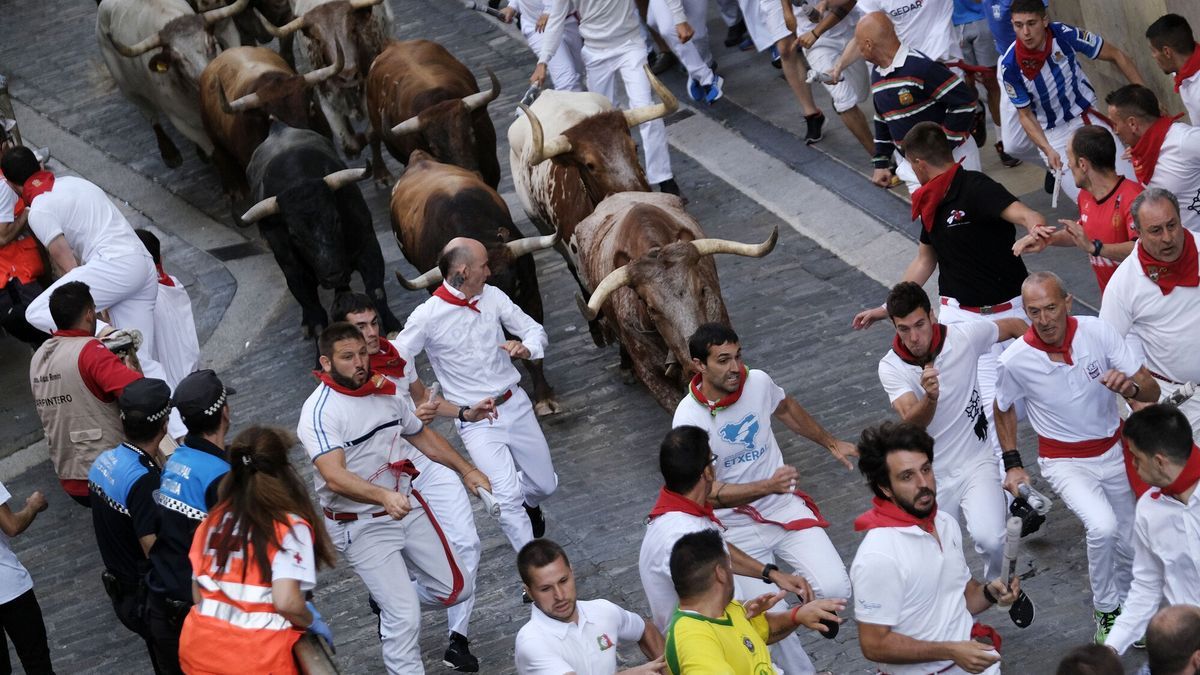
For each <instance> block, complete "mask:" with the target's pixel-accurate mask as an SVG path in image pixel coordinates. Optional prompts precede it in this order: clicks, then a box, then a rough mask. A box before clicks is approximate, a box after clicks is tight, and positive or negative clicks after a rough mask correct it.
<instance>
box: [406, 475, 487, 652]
mask: <svg viewBox="0 0 1200 675" xmlns="http://www.w3.org/2000/svg"><path fill="white" fill-rule="evenodd" d="M413 487H414V488H415V489H416V490H417V491H418V492H420V493H421V496H422V497H424V498H425V503H427V504H429V509H430V510H431V511H433V513H434V514H436V517H437V521H438V524H439V525H441V527H442V532H443V533H444V534H445V535H446V539H448V540H449V541H450V546H451V547H452V548H453V549H454V552H455V553H456V554H457V555H458V560H459V562H460V563H462V566H463V569H464V570H466V573H467V577H468V578H469V579H470V585H469V586H467V588H466V590H467V591H468V592H469V593H470V596H469V597H467V599H466V600H463V601H462V602H460V603H458V604H457V605H453V606H451V607H448V608H447V609H446V619H447V622H448V623H449V624H450V626H449V629H450V630H452V631H454V632H455V633H458V634H459V635H462V636H468V635H470V633H469V631H470V624H471V610H472V609H474V608H475V577H476V574H477V572H478V570H479V552H480V544H479V533H478V532H477V531H476V530H475V518H474V516H473V515H472V514H471V502H470V500H469V499H468V498H467V490H466V488H464V487H463V484H462V481H461V480H459V478H458V474H456V473H454V472H453V471H451V470H450V469H448V468H446V467H444V466H442V465H441V464H437V463H434V462H428V463H427V465H426V466H424V467H422V468H421V475H420V476H417V479H416V480H415V481H413ZM410 576H411V575H410ZM413 583H414V584H415V586H416V591H417V595H418V596H419V597H420V598H421V602H422V603H424V604H426V605H431V604H434V603H436V602H439V601H438V600H437V593H436V590H435V589H428V588H426V587H425V586H422V585H421V584H420V583H417V579H416V578H414V579H413Z"/></svg>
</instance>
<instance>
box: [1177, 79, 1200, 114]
mask: <svg viewBox="0 0 1200 675" xmlns="http://www.w3.org/2000/svg"><path fill="white" fill-rule="evenodd" d="M1179 98H1181V99H1183V107H1184V109H1185V110H1187V114H1188V119H1189V120H1191V122H1192V125H1193V126H1200V73H1196V74H1195V75H1192V76H1191V77H1189V78H1188V79H1186V80H1184V81H1183V82H1182V83H1180V85H1179Z"/></svg>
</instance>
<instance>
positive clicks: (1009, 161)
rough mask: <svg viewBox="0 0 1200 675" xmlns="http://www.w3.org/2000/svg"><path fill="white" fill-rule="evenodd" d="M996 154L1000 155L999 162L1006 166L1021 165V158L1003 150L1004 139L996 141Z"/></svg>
mask: <svg viewBox="0 0 1200 675" xmlns="http://www.w3.org/2000/svg"><path fill="white" fill-rule="evenodd" d="M996 154H997V155H1000V163H1001V164H1003V165H1004V166H1007V167H1008V168H1010V169H1011V168H1013V167H1014V166H1021V160H1019V159H1017V158H1016V157H1013V156H1012V155H1010V154H1008V153H1007V152H1005V151H1004V141H996Z"/></svg>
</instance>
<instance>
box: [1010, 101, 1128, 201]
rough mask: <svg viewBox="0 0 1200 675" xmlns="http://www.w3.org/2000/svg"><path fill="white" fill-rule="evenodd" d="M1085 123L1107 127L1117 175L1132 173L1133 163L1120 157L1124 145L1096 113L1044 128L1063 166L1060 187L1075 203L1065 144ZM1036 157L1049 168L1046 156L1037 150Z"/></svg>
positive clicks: (1077, 197)
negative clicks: (1111, 142) (1114, 148)
mask: <svg viewBox="0 0 1200 675" xmlns="http://www.w3.org/2000/svg"><path fill="white" fill-rule="evenodd" d="M1018 124H1019V123H1018ZM1087 124H1094V125H1096V126H1099V127H1103V128H1105V129H1108V134H1109V135H1110V136H1112V139H1113V143H1116V144H1117V175H1118V176H1133V175H1134V174H1133V165H1132V164H1130V163H1129V160H1128V159H1125V158H1123V157H1121V152H1122V151H1121V148H1122V147H1124V146H1122V145H1121V140H1120V139H1119V138H1117V135H1116V134H1114V133H1113V131H1112V128H1111V127H1109V126H1108V125H1107V124H1105V123H1104V120H1103V119H1101V118H1100V117H1099V116H1098V115H1095V114H1089V113H1084V114H1083V115H1080V116H1079V117H1076V118H1075V119H1073V120H1071V121H1070V122H1067V123H1066V124H1059V125H1058V126H1056V127H1054V128H1053V129H1045V130H1044V131H1045V133H1046V141H1047V142H1049V143H1050V147H1052V148H1054V151H1055V152H1057V153H1058V156H1059V157H1060V158H1062V161H1063V164H1064V166H1063V172H1062V182H1061V183H1060V187H1061V189H1062V191H1063V194H1064V195H1066V196H1067V197H1068V198H1070V200H1071V203H1075V202H1076V201H1077V200H1078V199H1079V186H1077V185H1075V177H1074V176H1073V175H1072V174H1071V170H1070V169H1068V168H1066V166H1065V165H1066V162H1067V146H1068V145H1070V144H1071V136H1072V135H1073V134H1074V133H1075V130H1076V129H1079V128H1080V127H1082V126H1084V125H1087ZM1038 157H1039V158H1040V160H1041V162H1042V166H1045V167H1046V168H1047V169H1048V168H1050V163H1049V162H1047V161H1046V157H1045V156H1044V155H1042V153H1041V152H1040V151H1039V152H1038Z"/></svg>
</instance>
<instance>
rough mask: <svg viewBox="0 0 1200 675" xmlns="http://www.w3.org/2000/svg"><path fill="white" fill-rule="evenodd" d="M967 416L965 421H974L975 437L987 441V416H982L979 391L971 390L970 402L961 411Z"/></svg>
mask: <svg viewBox="0 0 1200 675" xmlns="http://www.w3.org/2000/svg"><path fill="white" fill-rule="evenodd" d="M963 412H964V413H966V415H967V419H969V420H975V428H974V430H975V436H976V437H977V438H978V439H979V440H981V441H985V440H987V432H988V420H987V415H984V414H983V402H982V400H981V399H980V397H979V390H978V389H972V390H971V400H970V401H968V402H967V407H966V409H965V410H963Z"/></svg>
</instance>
